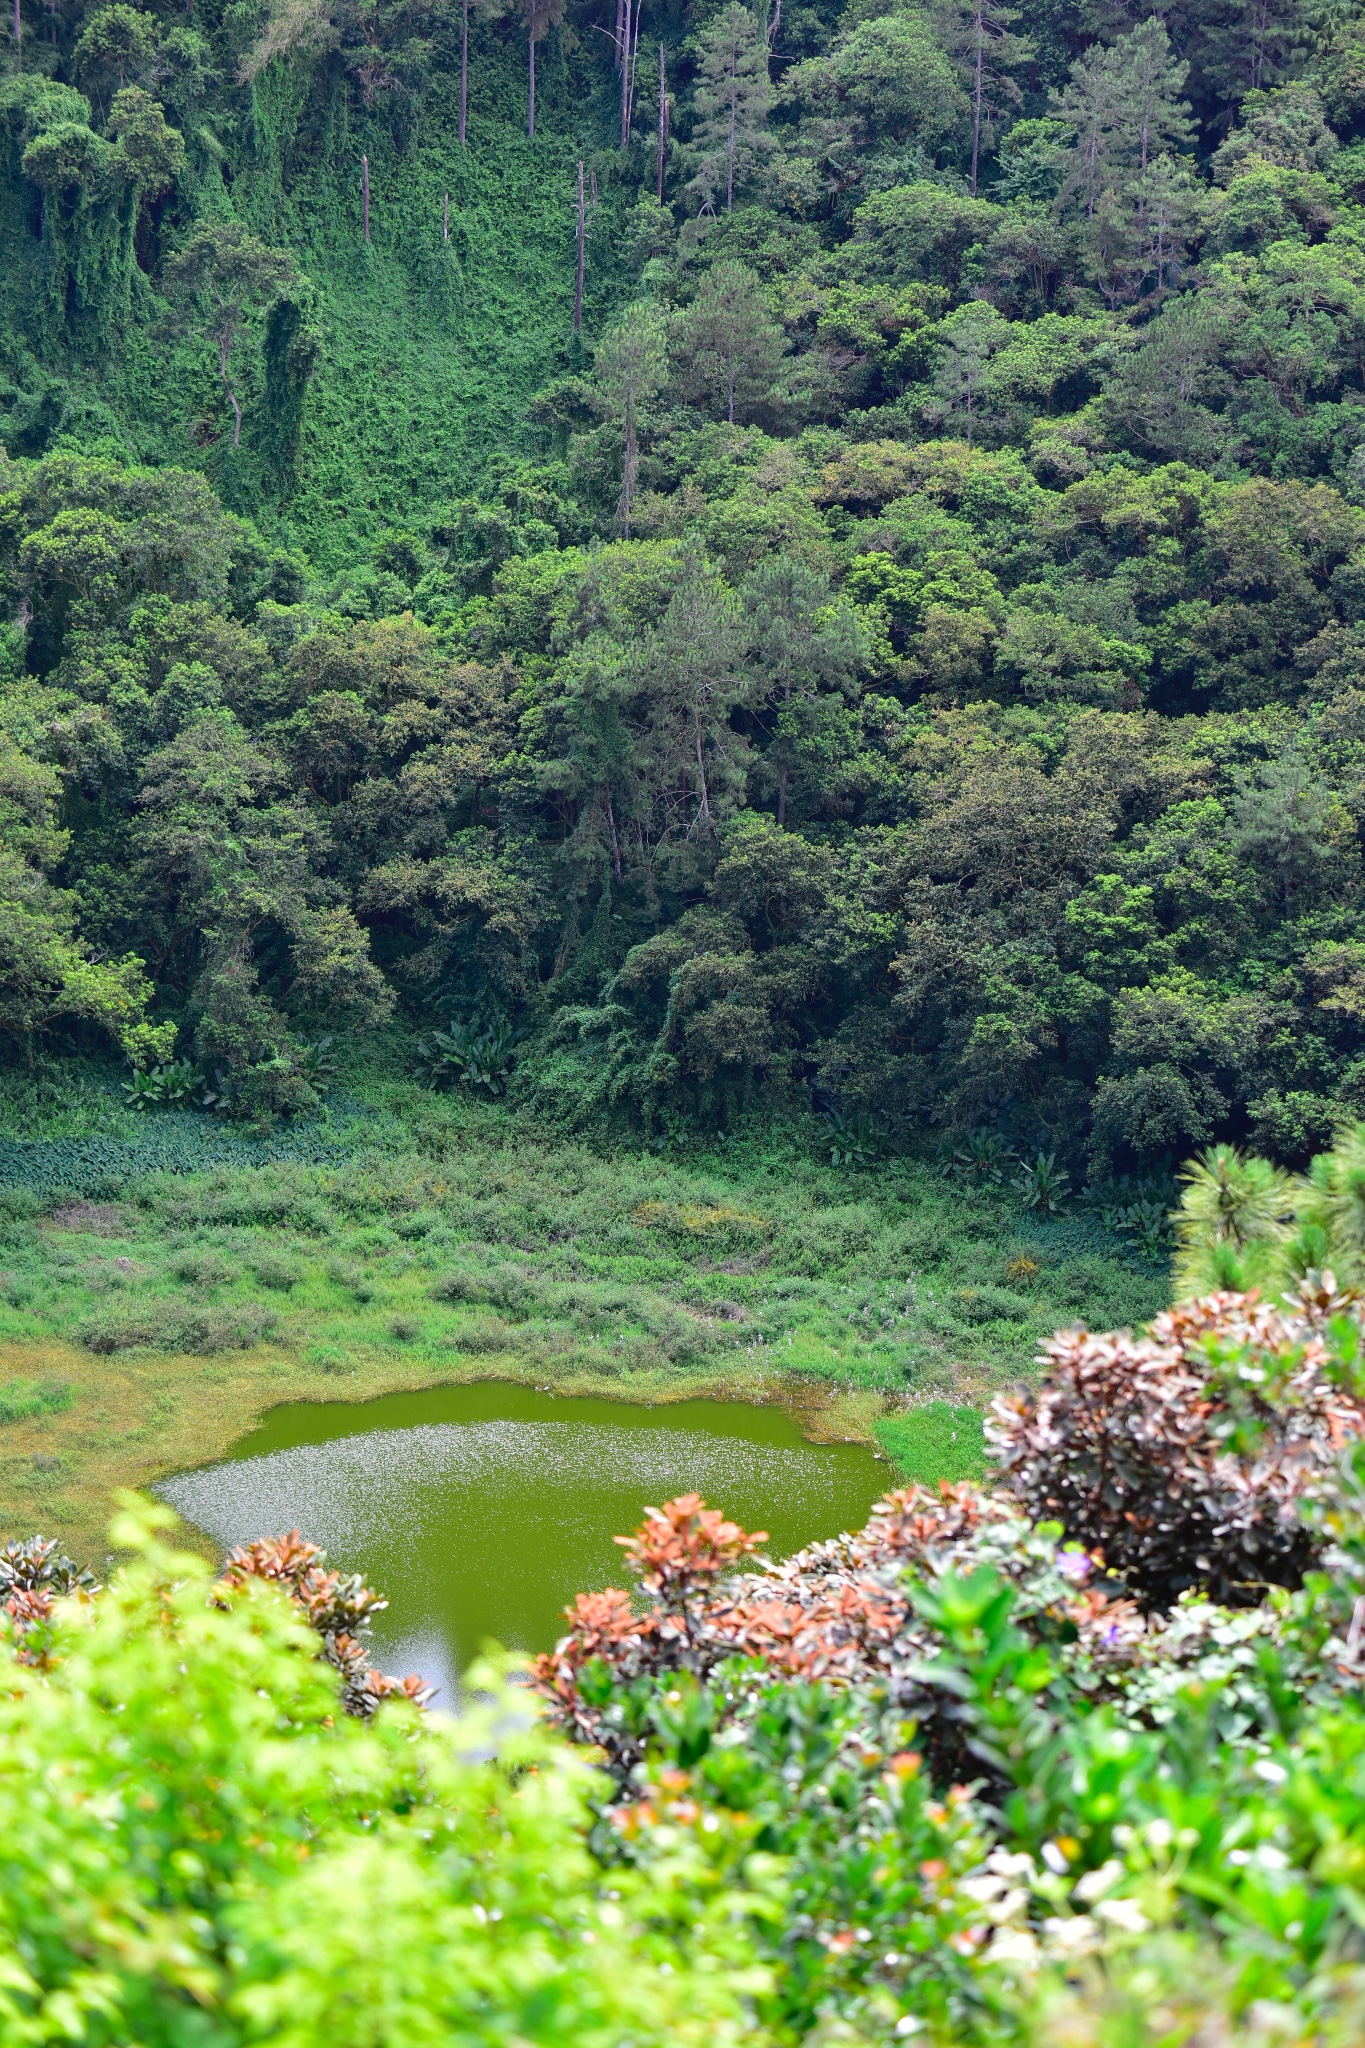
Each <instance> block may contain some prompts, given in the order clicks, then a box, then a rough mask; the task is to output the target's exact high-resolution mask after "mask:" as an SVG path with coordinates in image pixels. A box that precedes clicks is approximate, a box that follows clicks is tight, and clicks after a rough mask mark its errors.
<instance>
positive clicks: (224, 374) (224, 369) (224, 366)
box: [218, 333, 242, 449]
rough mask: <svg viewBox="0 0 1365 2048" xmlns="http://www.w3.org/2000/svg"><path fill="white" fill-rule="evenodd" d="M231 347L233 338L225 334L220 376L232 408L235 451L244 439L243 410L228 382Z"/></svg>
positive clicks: (219, 349)
mask: <svg viewBox="0 0 1365 2048" xmlns="http://www.w3.org/2000/svg"><path fill="white" fill-rule="evenodd" d="M231 347H232V337H231V335H230V334H227V333H224V335H223V336H222V338H221V339H220V341H219V343H218V374H219V375H220V377H221V378H222V380H223V389H224V391H226V393H227V395H228V403H229V404H230V405H231V407H232V445H233V448H234V449H235V448H236V446H237V443H238V442H239V441H240V440H241V438H242V408H241V406H240V405H238V403H237V393H236V392H235V391H234V390H233V388H232V386H231V384H229V382H228V352H229V350H230V349H231Z"/></svg>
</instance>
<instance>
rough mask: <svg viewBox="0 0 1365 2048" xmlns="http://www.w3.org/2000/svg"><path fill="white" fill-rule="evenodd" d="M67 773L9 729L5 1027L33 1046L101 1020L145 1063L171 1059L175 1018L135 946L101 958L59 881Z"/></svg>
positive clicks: (1, 810) (2, 802)
mask: <svg viewBox="0 0 1365 2048" xmlns="http://www.w3.org/2000/svg"><path fill="white" fill-rule="evenodd" d="M60 795H61V776H60V775H59V774H58V772H57V770H56V769H55V768H52V767H49V766H48V765H47V764H46V763H44V762H41V761H37V760H34V759H33V758H32V757H31V756H29V755H27V754H25V753H23V752H22V751H21V750H20V749H19V748H18V747H17V746H15V745H14V743H13V741H12V740H10V739H9V738H8V737H7V736H5V735H4V734H0V1031H5V1032H7V1033H10V1034H12V1035H13V1036H15V1037H17V1038H18V1039H19V1040H20V1041H21V1043H22V1044H23V1046H24V1048H25V1050H26V1051H27V1052H29V1053H30V1055H31V1053H32V1049H33V1042H34V1039H35V1038H36V1037H38V1036H39V1035H40V1034H41V1033H42V1031H43V1030H44V1029H45V1028H46V1027H47V1026H48V1025H49V1024H52V1023H54V1022H56V1021H57V1019H59V1018H63V1017H65V1018H82V1019H84V1020H86V1021H87V1022H90V1023H93V1024H98V1025H100V1026H101V1027H102V1028H103V1029H104V1030H106V1031H108V1032H109V1034H110V1035H111V1037H113V1038H114V1040H115V1041H116V1042H117V1043H118V1044H119V1045H121V1046H122V1047H123V1049H124V1050H125V1051H126V1052H127V1053H128V1054H129V1055H130V1057H132V1058H133V1059H134V1060H136V1061H138V1063H139V1064H141V1063H142V1062H144V1061H154V1060H158V1059H166V1058H169V1056H170V1053H171V1050H172V1047H173V1046H174V1043H175V1026H174V1024H152V1023H151V1022H150V1020H149V1019H148V1016H147V1011H148V1007H149V1005H150V1003H151V1000H152V994H153V990H152V986H151V983H150V982H149V981H148V979H147V976H146V972H145V969H144V967H143V963H142V961H141V960H140V959H138V958H137V956H136V955H135V954H128V955H126V956H125V957H124V958H123V959H120V960H97V959H94V958H92V957H91V955H90V953H89V951H88V950H87V949H86V948H85V947H84V946H82V945H81V943H80V941H79V939H78V937H77V917H76V913H77V901H76V898H75V896H74V895H73V893H72V892H71V891H70V890H69V889H61V888H58V887H57V886H56V884H55V883H54V882H53V881H52V879H51V876H52V871H53V870H54V869H55V868H57V866H58V865H59V863H60V862H61V860H62V858H63V856H64V855H65V854H66V852H67V851H68V848H69V846H70V834H69V833H67V832H64V831H62V830H61V829H60V828H59V827H58V825H57V822H56V812H57V804H58V800H59V798H60Z"/></svg>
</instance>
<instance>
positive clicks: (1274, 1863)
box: [1256, 1842, 1289, 1870]
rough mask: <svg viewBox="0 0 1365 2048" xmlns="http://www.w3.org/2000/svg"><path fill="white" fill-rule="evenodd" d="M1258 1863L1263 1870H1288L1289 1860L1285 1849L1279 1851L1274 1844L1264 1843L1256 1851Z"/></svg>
mask: <svg viewBox="0 0 1365 2048" xmlns="http://www.w3.org/2000/svg"><path fill="white" fill-rule="evenodd" d="M1256 1861H1257V1862H1258V1863H1259V1864H1260V1866H1261V1868H1262V1870H1288V1868H1289V1858H1288V1857H1287V1856H1286V1855H1285V1853H1284V1850H1283V1849H1277V1848H1276V1847H1275V1846H1274V1844H1273V1843H1272V1842H1262V1844H1261V1846H1260V1848H1259V1849H1258V1850H1257V1851H1256Z"/></svg>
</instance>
